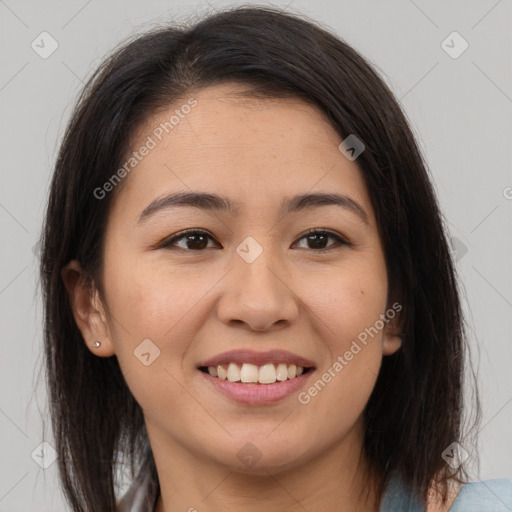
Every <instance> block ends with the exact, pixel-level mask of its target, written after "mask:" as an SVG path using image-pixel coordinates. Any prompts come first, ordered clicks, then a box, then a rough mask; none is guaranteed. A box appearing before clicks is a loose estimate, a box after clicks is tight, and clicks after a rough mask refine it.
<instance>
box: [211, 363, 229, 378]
mask: <svg viewBox="0 0 512 512" xmlns="http://www.w3.org/2000/svg"><path fill="white" fill-rule="evenodd" d="M210 368H212V369H213V371H215V366H208V371H210ZM210 375H211V373H210ZM217 376H218V377H219V379H221V380H226V379H227V376H228V372H227V371H226V370H224V367H223V366H222V365H220V364H219V366H217Z"/></svg>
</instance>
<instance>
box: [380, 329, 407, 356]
mask: <svg viewBox="0 0 512 512" xmlns="http://www.w3.org/2000/svg"><path fill="white" fill-rule="evenodd" d="M401 347H402V336H400V335H398V334H384V340H383V344H382V354H383V355H385V356H390V355H392V354H394V353H395V352H397V351H398V350H400V348H401Z"/></svg>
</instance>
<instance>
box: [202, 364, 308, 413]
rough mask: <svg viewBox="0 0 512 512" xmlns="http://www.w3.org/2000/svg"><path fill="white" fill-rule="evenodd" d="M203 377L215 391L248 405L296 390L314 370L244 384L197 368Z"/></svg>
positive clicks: (288, 394)
mask: <svg viewBox="0 0 512 512" xmlns="http://www.w3.org/2000/svg"><path fill="white" fill-rule="evenodd" d="M198 371H199V372H200V373H201V374H202V375H203V377H204V378H205V379H206V380H207V382H209V383H210V384H211V385H212V386H213V387H214V388H215V389H216V390H217V391H220V392H221V393H222V394H224V395H226V396H228V397H229V398H232V399H233V400H235V401H237V402H241V403H244V404H249V405H258V404H266V403H272V402H277V401H279V400H282V399H283V398H286V397H287V396H290V395H292V394H293V393H295V392H297V391H298V390H299V389H300V388H301V387H302V386H304V384H305V383H306V381H307V380H308V379H309V377H310V375H311V374H312V373H314V370H312V369H311V370H309V371H308V372H307V373H303V374H302V375H301V376H299V377H295V378H294V379H287V380H283V381H277V382H275V383H274V384H254V383H251V384H244V383H242V382H231V381H229V380H227V379H226V380H222V379H219V378H217V377H212V376H211V375H210V374H209V373H205V372H202V371H201V370H198Z"/></svg>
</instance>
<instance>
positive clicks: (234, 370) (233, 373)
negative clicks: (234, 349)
mask: <svg viewBox="0 0 512 512" xmlns="http://www.w3.org/2000/svg"><path fill="white" fill-rule="evenodd" d="M228 380H229V381H230V382H238V381H239V380H240V368H238V365H237V364H235V363H229V366H228Z"/></svg>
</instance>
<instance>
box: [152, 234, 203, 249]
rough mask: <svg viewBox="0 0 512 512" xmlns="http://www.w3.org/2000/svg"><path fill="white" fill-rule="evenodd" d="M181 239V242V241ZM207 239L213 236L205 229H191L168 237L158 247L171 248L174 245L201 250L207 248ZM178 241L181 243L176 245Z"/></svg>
mask: <svg viewBox="0 0 512 512" xmlns="http://www.w3.org/2000/svg"><path fill="white" fill-rule="evenodd" d="M182 240H183V242H181V241H182ZM208 240H213V237H212V236H211V235H210V234H209V233H207V232H206V231H200V230H197V229H195V230H194V229H191V230H187V231H183V232H182V233H178V234H177V235H175V236H173V237H172V238H168V239H167V240H165V241H164V242H163V243H162V244H161V245H160V246H159V248H171V247H172V246H174V247H178V248H180V249H184V250H190V251H202V250H203V249H207V248H208V247H207V246H208ZM178 242H181V245H178Z"/></svg>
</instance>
